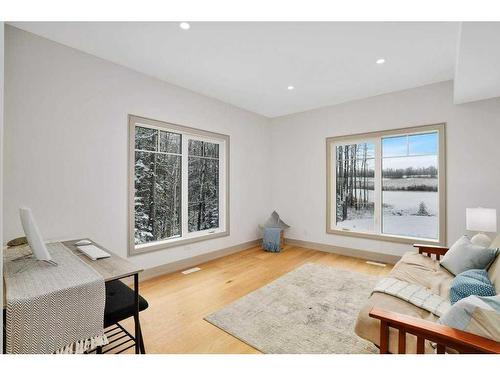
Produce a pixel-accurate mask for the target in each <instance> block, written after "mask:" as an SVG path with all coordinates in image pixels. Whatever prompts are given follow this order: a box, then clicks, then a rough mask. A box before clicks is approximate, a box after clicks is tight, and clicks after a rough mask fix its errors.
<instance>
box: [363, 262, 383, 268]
mask: <svg viewBox="0 0 500 375" xmlns="http://www.w3.org/2000/svg"><path fill="white" fill-rule="evenodd" d="M366 263H367V264H371V265H372V266H377V267H385V263H380V262H372V261H371V260H367V261H366Z"/></svg>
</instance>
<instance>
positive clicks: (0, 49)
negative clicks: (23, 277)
mask: <svg viewBox="0 0 500 375" xmlns="http://www.w3.org/2000/svg"><path fill="white" fill-rule="evenodd" d="M3 67H4V23H3V22H0V212H2V208H3V202H2V201H3V198H2V194H3V193H2V189H3V179H2V171H3V168H2V165H3V112H4V111H3V97H4V95H3V87H4V70H3ZM2 226H3V225H2V218H1V216H0V301H3V246H1V245H2V244H3V237H2V236H3V233H2ZM0 331H2V332H3V314H2V317H1V318H0ZM0 353H3V340H1V342H0Z"/></svg>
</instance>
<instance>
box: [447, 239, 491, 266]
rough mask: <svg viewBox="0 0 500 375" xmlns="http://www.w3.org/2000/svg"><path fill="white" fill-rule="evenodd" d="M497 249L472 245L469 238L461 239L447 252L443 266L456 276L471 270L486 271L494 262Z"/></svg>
mask: <svg viewBox="0 0 500 375" xmlns="http://www.w3.org/2000/svg"><path fill="white" fill-rule="evenodd" d="M496 253H497V250H496V249H488V248H486V247H482V246H478V245H474V244H472V242H471V241H470V239H469V237H467V236H462V237H460V238H459V239H458V240H457V241H456V242H455V243H454V244H453V246H452V247H451V248H450V249H449V250H448V251H447V252H446V254H445V255H444V257H443V259H442V260H441V266H443V267H444V268H446V269H447V270H448V271H450V272H451V273H452V274H454V275H458V274H459V273H462V272H464V271H467V270H471V269H485V268H486V267H488V265H489V264H490V263H491V262H492V261H493V259H494V258H495V256H496Z"/></svg>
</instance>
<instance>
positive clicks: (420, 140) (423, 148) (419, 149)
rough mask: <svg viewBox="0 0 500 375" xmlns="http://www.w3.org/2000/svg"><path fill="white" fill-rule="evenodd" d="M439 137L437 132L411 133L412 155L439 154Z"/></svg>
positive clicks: (409, 139)
mask: <svg viewBox="0 0 500 375" xmlns="http://www.w3.org/2000/svg"><path fill="white" fill-rule="evenodd" d="M437 138H438V137H437V133H428V134H415V135H410V136H409V137H408V142H409V146H410V155H437Z"/></svg>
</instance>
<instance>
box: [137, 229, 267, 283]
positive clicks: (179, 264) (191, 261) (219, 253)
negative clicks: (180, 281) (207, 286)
mask: <svg viewBox="0 0 500 375" xmlns="http://www.w3.org/2000/svg"><path fill="white" fill-rule="evenodd" d="M260 242H261V240H260V239H256V240H252V241H248V242H243V243H241V244H238V245H234V246H230V247H226V248H224V249H219V250H216V251H212V252H210V253H206V254H200V255H196V256H194V257H192V258H186V259H181V260H178V261H176V262H172V263H167V264H162V265H161V266H157V267H153V268H148V269H146V270H145V271H144V272H141V274H140V277H141V280H147V279H151V278H153V277H157V276H160V275H165V274H168V273H172V272H177V271H182V270H185V269H188V268H191V267H195V266H198V265H200V264H202V263H206V262H209V261H211V260H214V259H217V258H222V257H224V256H226V255H230V254H234V253H237V252H239V251H243V250H246V249H250V248H251V247H254V246H258V245H260Z"/></svg>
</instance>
